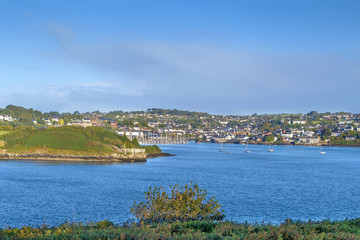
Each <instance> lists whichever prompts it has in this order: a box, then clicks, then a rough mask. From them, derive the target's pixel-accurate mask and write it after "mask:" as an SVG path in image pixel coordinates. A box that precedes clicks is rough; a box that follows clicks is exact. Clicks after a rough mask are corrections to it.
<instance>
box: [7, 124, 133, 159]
mask: <svg viewBox="0 0 360 240" xmlns="http://www.w3.org/2000/svg"><path fill="white" fill-rule="evenodd" d="M0 139H1V140H4V141H6V143H7V148H8V150H10V151H13V152H18V151H28V150H31V149H39V148H40V149H42V150H44V149H46V150H47V151H50V149H52V151H55V150H62V151H64V150H67V151H76V152H82V153H89V154H106V153H110V152H113V151H114V148H113V147H112V145H114V146H117V147H122V146H123V145H126V147H130V148H136V147H139V144H138V143H137V142H136V141H134V142H131V141H130V140H129V139H128V138H126V137H124V136H119V135H118V134H116V133H114V132H111V131H107V130H105V129H104V128H101V127H87V128H83V127H74V126H67V127H54V128H47V129H34V128H32V127H25V128H20V129H18V130H16V131H11V132H10V133H8V134H5V135H2V136H0Z"/></svg>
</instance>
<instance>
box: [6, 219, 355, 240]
mask: <svg viewBox="0 0 360 240" xmlns="http://www.w3.org/2000/svg"><path fill="white" fill-rule="evenodd" d="M0 239H4V240H6V239H164V240H166V239H249V240H250V239H273V240H290V239H360V219H353V220H343V221H330V220H324V221H319V222H313V221H308V222H302V221H291V220H286V221H285V222H284V223H282V224H280V225H271V224H249V223H234V222H228V221H227V222H221V223H215V222H201V221H193V222H174V223H166V224H152V225H139V224H130V225H115V224H113V223H111V222H109V221H107V220H105V221H102V222H98V223H88V224H82V223H77V224H75V225H74V224H72V223H65V224H62V225H60V226H56V227H49V226H40V227H29V226H27V227H26V226H25V227H22V228H5V229H0Z"/></svg>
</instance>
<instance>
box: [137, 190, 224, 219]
mask: <svg viewBox="0 0 360 240" xmlns="http://www.w3.org/2000/svg"><path fill="white" fill-rule="evenodd" d="M170 188H171V194H170V195H168V194H167V193H166V191H165V190H164V189H163V188H162V187H155V188H154V189H152V188H151V187H150V190H149V191H148V192H146V193H145V201H143V202H140V203H136V202H135V203H134V206H133V207H132V208H131V213H132V214H133V215H134V216H135V217H136V218H137V219H138V220H139V221H140V222H145V223H162V222H168V223H170V222H175V221H181V222H183V221H195V220H202V221H204V220H208V221H218V220H222V219H223V218H224V217H225V215H224V214H223V210H220V207H221V204H219V203H218V202H217V201H216V200H215V197H212V198H210V199H209V200H206V196H207V193H206V190H201V189H200V188H199V186H198V185H197V184H194V185H193V184H192V183H191V184H190V185H188V184H187V185H185V186H181V187H179V185H175V186H170Z"/></svg>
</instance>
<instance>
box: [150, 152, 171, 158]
mask: <svg viewBox="0 0 360 240" xmlns="http://www.w3.org/2000/svg"><path fill="white" fill-rule="evenodd" d="M172 156H175V155H174V154H171V153H148V154H147V156H146V158H157V157H172Z"/></svg>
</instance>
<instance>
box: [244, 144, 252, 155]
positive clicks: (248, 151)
mask: <svg viewBox="0 0 360 240" xmlns="http://www.w3.org/2000/svg"><path fill="white" fill-rule="evenodd" d="M247 147H248V145H247V144H246V147H245V153H251V151H250V150H248V148H247Z"/></svg>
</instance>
